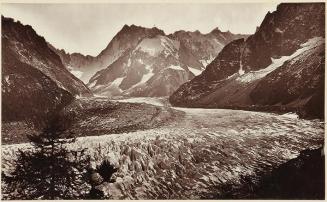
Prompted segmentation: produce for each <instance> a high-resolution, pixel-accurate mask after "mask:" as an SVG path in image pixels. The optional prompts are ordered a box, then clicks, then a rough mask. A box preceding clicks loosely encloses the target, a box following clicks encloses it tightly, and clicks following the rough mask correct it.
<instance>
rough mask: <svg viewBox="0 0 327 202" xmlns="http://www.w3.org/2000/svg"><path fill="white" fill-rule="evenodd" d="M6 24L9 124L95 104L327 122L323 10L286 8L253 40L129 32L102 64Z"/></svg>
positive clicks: (310, 5)
mask: <svg viewBox="0 0 327 202" xmlns="http://www.w3.org/2000/svg"><path fill="white" fill-rule="evenodd" d="M1 21H2V105H3V108H2V109H3V110H2V115H3V119H4V120H20V119H24V118H26V117H34V116H41V115H42V116H43V115H44V114H47V113H51V112H53V111H58V109H60V108H62V107H63V106H65V105H66V104H67V103H69V102H70V101H72V100H73V99H74V98H75V97H79V96H92V94H95V95H101V96H109V97H112V96H126V97H134V96H136V97H137V96H142V97H143V96H148V97H157V96H169V95H171V96H170V98H169V100H170V102H171V103H172V105H174V106H180V107H205V108H233V109H247V110H263V111H279V112H289V111H293V112H297V113H298V114H299V115H300V116H301V117H308V118H317V117H318V118H323V116H324V78H325V75H324V69H325V39H324V37H325V6H324V4H323V3H282V4H280V5H279V6H278V7H277V10H276V11H274V12H273V13H270V12H268V14H267V15H266V17H265V18H264V20H263V22H262V23H261V25H260V26H259V27H258V28H257V30H256V33H254V34H253V35H251V36H247V35H239V34H232V33H230V32H228V31H227V32H222V31H220V30H219V29H218V28H216V29H214V30H212V31H211V32H210V33H208V34H202V33H200V32H199V31H195V32H187V31H177V32H175V33H173V34H169V35H166V34H165V33H164V32H163V31H162V30H160V29H158V28H156V27H154V28H144V27H140V26H135V25H131V26H128V25H125V26H123V28H122V29H121V30H120V31H119V32H118V33H117V34H116V36H115V37H114V38H113V39H112V40H111V41H110V43H109V44H108V46H107V47H106V48H105V49H104V50H103V51H102V52H101V53H100V54H99V55H98V56H96V57H93V56H84V55H82V54H79V53H73V54H69V53H66V52H65V51H64V50H58V49H56V48H55V47H53V46H52V45H51V44H49V43H48V42H47V41H46V40H45V39H44V38H43V37H41V36H39V35H38V34H37V33H36V32H35V31H34V30H33V28H32V27H31V26H29V25H22V24H21V23H20V22H19V21H18V22H15V21H14V20H13V19H11V18H5V17H2V18H1ZM80 79H81V80H82V81H84V83H83V82H82V81H81V80H80ZM85 83H86V84H85Z"/></svg>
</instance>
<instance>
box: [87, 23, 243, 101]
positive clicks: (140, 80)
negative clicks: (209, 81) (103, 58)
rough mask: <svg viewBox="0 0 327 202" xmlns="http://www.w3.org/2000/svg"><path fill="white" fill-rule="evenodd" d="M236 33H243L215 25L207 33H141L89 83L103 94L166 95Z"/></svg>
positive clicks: (233, 37) (196, 71)
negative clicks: (132, 46)
mask: <svg viewBox="0 0 327 202" xmlns="http://www.w3.org/2000/svg"><path fill="white" fill-rule="evenodd" d="M136 28H137V29H142V30H144V29H145V28H141V27H136ZM152 29H154V28H152ZM130 34H132V35H137V32H135V31H134V30H133V31H131V32H130ZM142 37H143V36H142ZM239 37H246V36H245V35H234V34H232V33H230V32H221V31H219V30H218V29H215V30H213V31H212V32H210V33H208V34H201V33H200V32H198V31H197V32H185V31H178V32H175V33H174V34H171V35H168V36H166V35H165V34H164V33H163V32H162V33H158V34H157V35H156V36H148V37H143V39H142V40H140V42H139V43H138V44H137V45H136V46H135V47H134V48H133V49H130V50H129V51H126V52H125V54H123V55H122V56H121V57H120V58H118V59H117V60H116V61H115V62H113V63H112V64H111V65H109V66H108V67H107V68H106V69H103V70H101V71H99V72H97V73H96V74H95V75H94V76H93V77H92V78H91V79H90V81H89V84H88V86H89V87H90V88H91V90H92V91H93V92H94V93H96V94H100V95H105V96H117V95H123V96H167V95H170V94H171V93H172V92H173V91H175V90H176V89H177V87H178V86H180V85H181V84H183V83H185V82H186V81H188V80H190V79H192V78H193V77H194V75H198V74H200V73H201V71H202V70H203V69H204V68H205V65H206V63H208V62H210V61H211V60H212V58H214V57H215V56H216V55H217V54H218V53H219V51H220V50H221V49H222V47H223V46H224V45H225V44H226V43H228V42H229V41H231V40H233V39H235V38H239ZM138 38H140V37H138Z"/></svg>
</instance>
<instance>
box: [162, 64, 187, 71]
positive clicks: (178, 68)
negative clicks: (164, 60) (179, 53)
mask: <svg viewBox="0 0 327 202" xmlns="http://www.w3.org/2000/svg"><path fill="white" fill-rule="evenodd" d="M166 69H174V70H179V71H185V69H183V68H181V67H180V66H177V65H170V66H169V67H167V68H166Z"/></svg>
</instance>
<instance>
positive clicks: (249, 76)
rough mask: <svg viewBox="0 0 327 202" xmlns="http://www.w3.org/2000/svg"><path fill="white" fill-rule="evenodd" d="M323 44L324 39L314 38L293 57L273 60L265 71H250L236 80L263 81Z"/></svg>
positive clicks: (246, 81)
mask: <svg viewBox="0 0 327 202" xmlns="http://www.w3.org/2000/svg"><path fill="white" fill-rule="evenodd" d="M323 42H324V38H322V37H314V38H312V39H309V40H308V41H307V42H306V43H303V44H301V48H299V49H298V50H296V51H295V52H294V53H293V54H292V55H289V56H282V57H280V58H278V59H274V58H271V60H272V63H271V64H270V65H269V66H268V67H266V68H264V69H260V70H258V71H250V72H248V73H246V74H244V75H241V76H240V77H239V78H237V79H236V80H237V81H240V82H243V83H248V82H252V81H255V80H257V79H261V78H263V77H265V76H266V75H267V74H269V73H270V72H272V71H274V70H276V69H277V68H278V67H281V66H282V65H283V64H284V62H286V61H288V60H291V59H293V58H296V57H297V56H299V55H301V54H302V53H303V52H305V51H307V50H310V49H312V48H315V47H317V46H318V45H320V44H321V43H323Z"/></svg>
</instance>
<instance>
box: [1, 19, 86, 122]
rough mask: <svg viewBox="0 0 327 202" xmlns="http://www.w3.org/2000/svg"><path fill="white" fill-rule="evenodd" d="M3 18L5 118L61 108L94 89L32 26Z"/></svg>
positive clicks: (31, 114) (18, 118)
mask: <svg viewBox="0 0 327 202" xmlns="http://www.w3.org/2000/svg"><path fill="white" fill-rule="evenodd" d="M1 21H2V109H3V114H2V115H3V120H20V119H25V118H32V117H33V116H38V115H41V114H46V113H48V112H51V111H54V110H57V109H59V108H60V107H61V106H64V105H65V104H67V103H69V102H70V101H71V100H72V99H74V97H75V96H90V95H92V93H91V92H90V90H89V89H88V88H87V87H86V86H85V85H84V84H83V83H82V82H81V81H80V80H78V79H77V78H76V77H74V76H73V75H72V74H70V73H69V71H68V70H67V69H66V68H65V67H64V65H63V64H62V63H61V60H60V58H59V56H58V55H57V54H56V53H54V52H53V51H52V50H51V49H49V48H48V45H47V42H46V41H45V39H44V38H43V37H41V36H39V35H37V33H36V32H35V31H34V30H33V28H32V27H31V26H29V25H22V24H21V23H20V22H14V20H13V19H10V18H4V17H2V18H1Z"/></svg>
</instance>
